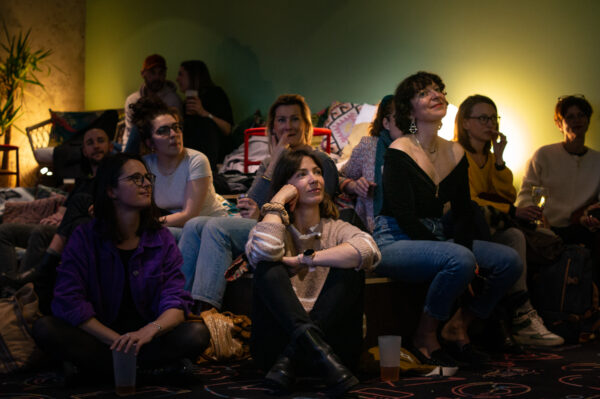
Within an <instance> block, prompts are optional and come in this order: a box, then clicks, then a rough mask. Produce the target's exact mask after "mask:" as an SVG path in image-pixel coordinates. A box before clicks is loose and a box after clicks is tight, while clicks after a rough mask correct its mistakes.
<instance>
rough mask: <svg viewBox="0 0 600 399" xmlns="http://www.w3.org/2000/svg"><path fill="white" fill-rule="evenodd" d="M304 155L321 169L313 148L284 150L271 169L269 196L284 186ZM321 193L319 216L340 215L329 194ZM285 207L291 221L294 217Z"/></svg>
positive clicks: (332, 216) (333, 216) (330, 216)
mask: <svg viewBox="0 0 600 399" xmlns="http://www.w3.org/2000/svg"><path fill="white" fill-rule="evenodd" d="M304 157H309V158H311V159H312V160H313V161H314V162H315V164H317V166H318V167H319V168H321V170H323V165H322V164H321V161H320V160H319V158H318V157H317V156H316V154H315V152H314V151H313V150H307V149H304V148H302V149H298V150H295V151H285V152H284V153H283V154H282V155H281V157H280V158H279V160H278V161H277V165H276V166H275V170H274V171H273V178H272V180H271V192H270V196H269V198H273V196H274V195H275V194H277V192H278V191H279V190H281V187H283V186H285V185H286V184H287V182H288V180H290V179H291V178H292V176H294V173H296V171H297V170H298V169H299V168H300V165H301V164H302V159H304ZM323 194H324V196H323V201H321V203H320V204H319V210H320V215H321V217H322V218H332V219H337V218H338V217H339V216H340V212H339V211H338V209H337V207H336V206H335V204H334V203H333V201H332V200H331V198H330V197H329V194H327V193H326V192H324V193H323ZM286 209H287V211H288V213H289V215H290V222H291V221H293V219H294V215H293V214H292V213H291V212H290V210H289V208H288V207H287V205H286Z"/></svg>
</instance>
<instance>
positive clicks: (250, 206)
mask: <svg viewBox="0 0 600 399" xmlns="http://www.w3.org/2000/svg"><path fill="white" fill-rule="evenodd" d="M237 208H238V209H239V210H240V215H241V216H242V217H243V218H246V219H256V220H258V217H259V216H260V209H258V204H257V203H256V201H254V200H253V199H252V198H249V197H246V198H240V199H239V200H238V201H237Z"/></svg>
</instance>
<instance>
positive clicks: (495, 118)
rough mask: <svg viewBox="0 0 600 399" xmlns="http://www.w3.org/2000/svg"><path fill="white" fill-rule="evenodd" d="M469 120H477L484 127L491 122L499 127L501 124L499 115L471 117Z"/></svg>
mask: <svg viewBox="0 0 600 399" xmlns="http://www.w3.org/2000/svg"><path fill="white" fill-rule="evenodd" d="M467 119H477V120H478V121H479V123H481V124H482V125H487V123H488V122H489V121H491V122H492V123H493V124H494V125H498V124H499V123H500V117H499V116H498V115H486V114H482V115H479V116H469V117H467Z"/></svg>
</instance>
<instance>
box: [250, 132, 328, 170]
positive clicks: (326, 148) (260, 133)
mask: <svg viewBox="0 0 600 399" xmlns="http://www.w3.org/2000/svg"><path fill="white" fill-rule="evenodd" d="M266 134H267V133H266V128H265V127H253V128H250V129H246V130H245V131H244V173H248V166H250V165H260V163H261V162H262V161H251V160H250V159H248V144H249V141H250V137H251V136H265V135H266ZM315 136H327V143H326V144H325V152H326V153H328V154H331V130H330V129H326V128H323V127H315V128H313V137H315Z"/></svg>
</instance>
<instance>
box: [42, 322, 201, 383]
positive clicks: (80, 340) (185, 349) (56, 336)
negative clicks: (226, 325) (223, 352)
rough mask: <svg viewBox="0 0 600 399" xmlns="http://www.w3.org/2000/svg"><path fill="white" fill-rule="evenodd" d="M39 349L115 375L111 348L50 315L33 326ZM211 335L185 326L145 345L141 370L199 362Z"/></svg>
mask: <svg viewBox="0 0 600 399" xmlns="http://www.w3.org/2000/svg"><path fill="white" fill-rule="evenodd" d="M32 333H33V337H34V338H35V341H36V343H37V344H38V346H39V347H40V348H41V349H42V350H43V351H44V352H46V353H48V354H49V355H51V356H52V357H53V358H54V359H55V360H59V361H61V360H69V361H71V362H73V363H74V364H75V365H77V366H78V367H80V368H81V369H83V370H88V371H92V372H97V373H101V374H104V375H109V374H110V373H112V353H111V351H110V347H109V346H108V345H106V344H104V343H102V342H100V341H99V340H98V339H97V338H96V337H94V336H92V335H91V334H88V333H87V332H85V331H83V330H82V329H80V328H77V327H73V326H72V325H70V324H68V323H66V322H65V321H63V320H61V319H59V318H57V317H54V316H46V317H42V318H41V319H38V320H37V321H36V322H35V323H34V324H33V331H32ZM209 340H210V334H209V332H208V329H207V328H206V326H205V325H204V324H203V323H181V324H179V325H178V326H177V327H175V328H174V329H173V330H171V331H169V332H166V333H165V334H163V335H161V336H159V337H155V338H154V339H153V340H152V341H150V342H149V343H147V344H145V345H144V346H142V349H141V350H140V353H139V355H138V365H140V366H141V367H156V366H158V365H164V364H169V363H173V362H175V361H177V360H179V359H183V358H190V359H192V360H195V359H196V357H197V356H199V355H200V354H201V353H202V352H203V351H204V349H205V348H206V347H207V346H208V343H209Z"/></svg>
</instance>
